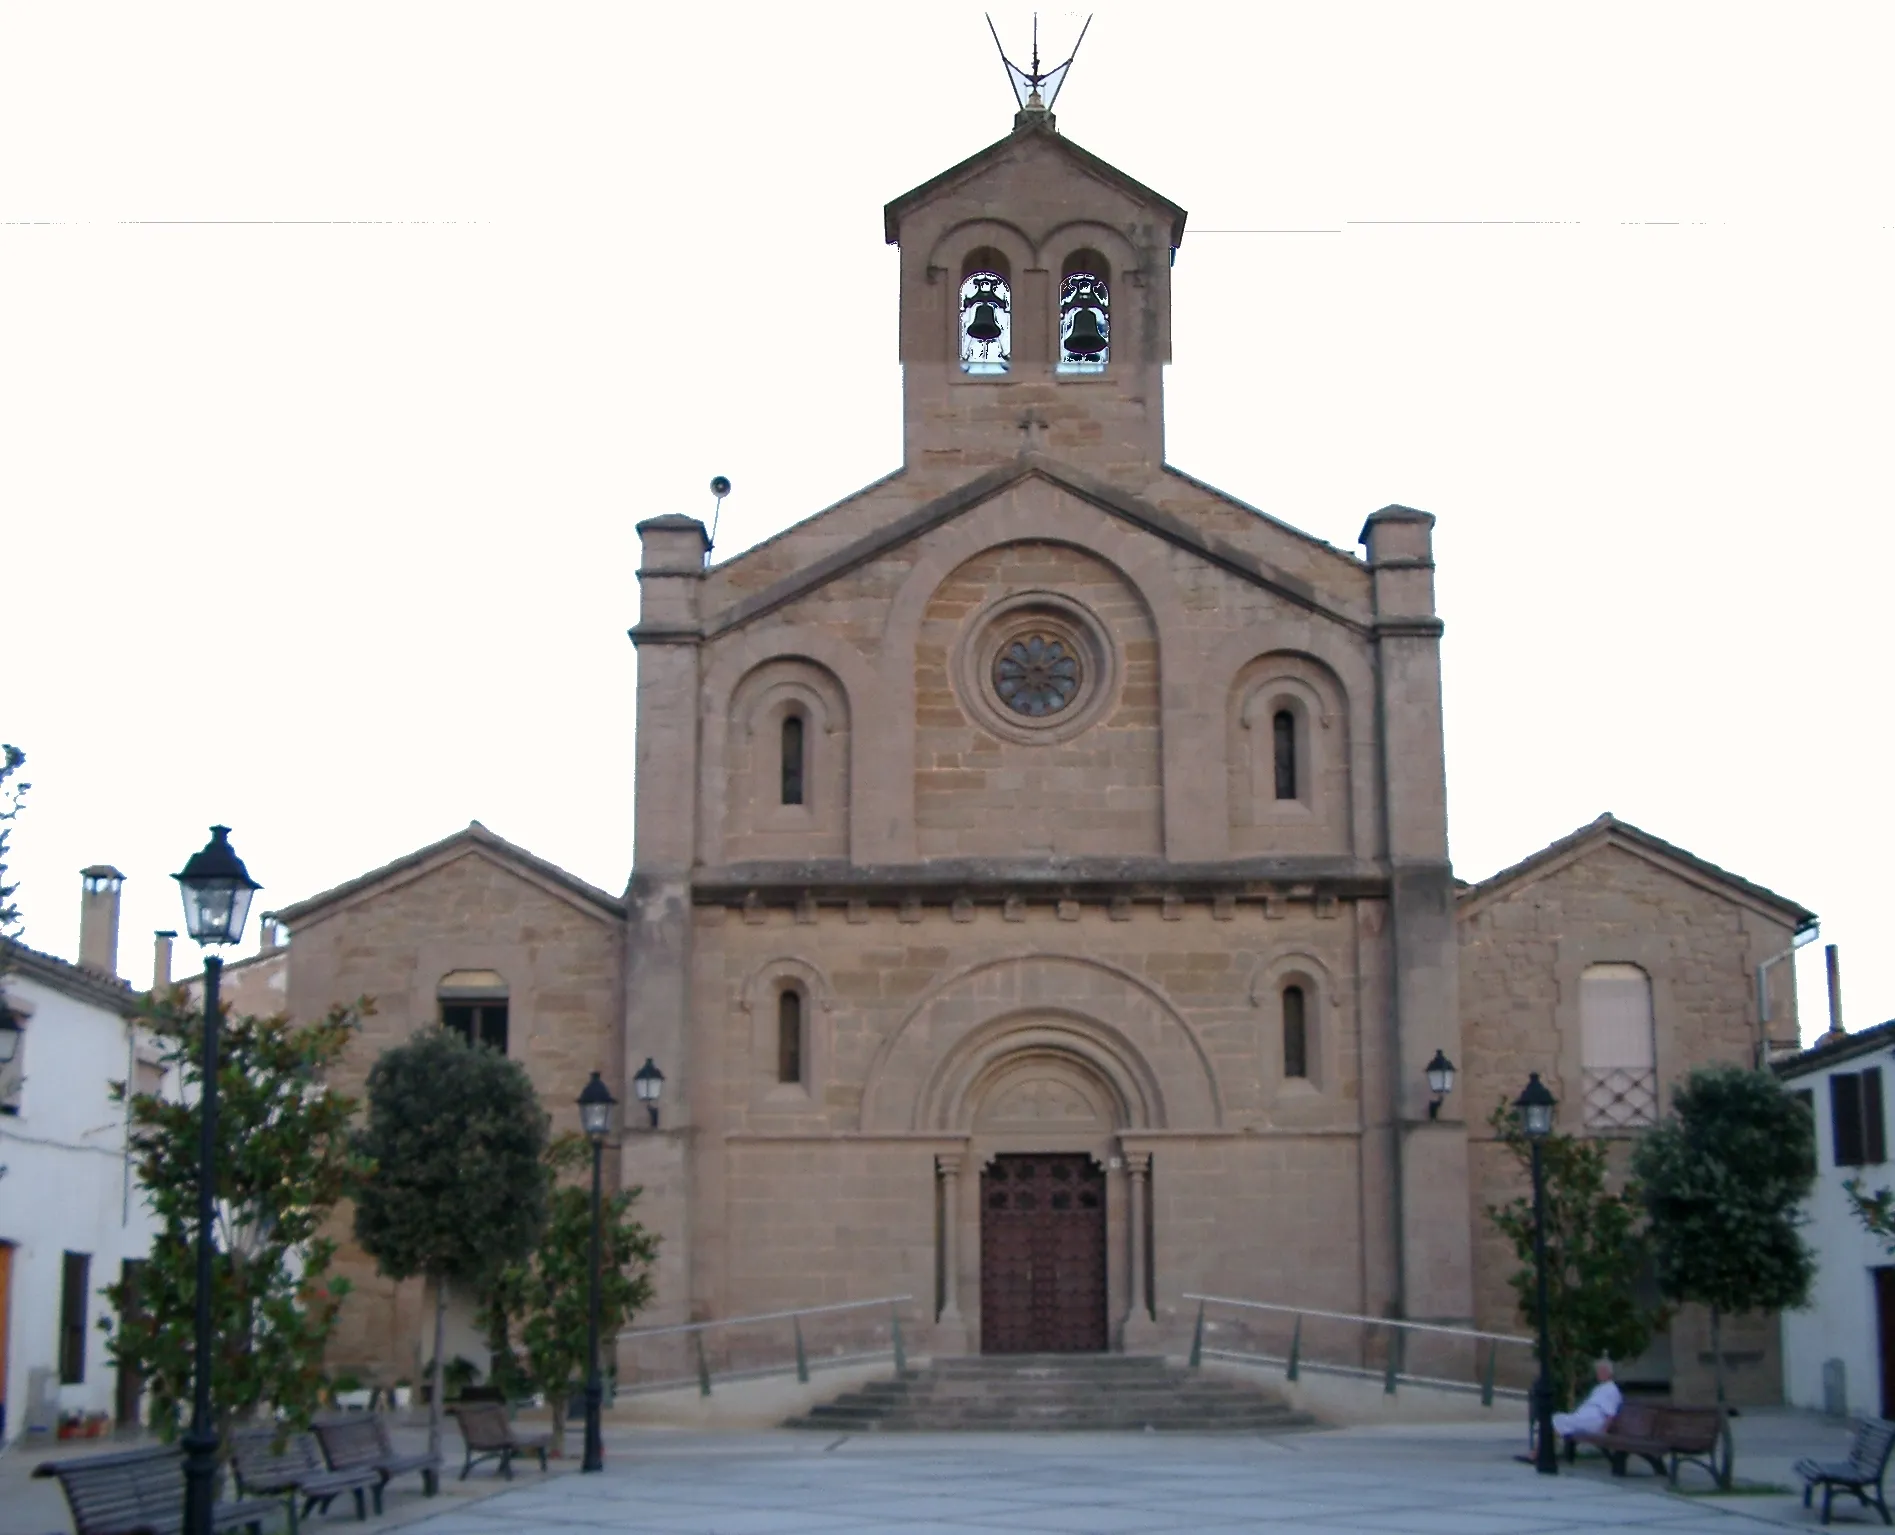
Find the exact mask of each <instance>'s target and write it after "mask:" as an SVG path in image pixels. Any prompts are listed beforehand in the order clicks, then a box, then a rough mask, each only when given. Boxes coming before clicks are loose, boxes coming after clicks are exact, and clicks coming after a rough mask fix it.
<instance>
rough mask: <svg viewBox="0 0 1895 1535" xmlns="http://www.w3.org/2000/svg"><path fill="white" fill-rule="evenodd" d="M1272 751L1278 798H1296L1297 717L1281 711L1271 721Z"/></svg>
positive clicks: (1290, 712) (1286, 710)
mask: <svg viewBox="0 0 1895 1535" xmlns="http://www.w3.org/2000/svg"><path fill="white" fill-rule="evenodd" d="M1270 749H1271V751H1272V752H1273V753H1274V756H1275V761H1276V797H1277V798H1278V799H1295V798H1296V715H1295V714H1294V713H1293V712H1292V711H1290V710H1288V709H1279V710H1277V712H1276V715H1275V716H1274V717H1273V718H1272V719H1271V721H1270Z"/></svg>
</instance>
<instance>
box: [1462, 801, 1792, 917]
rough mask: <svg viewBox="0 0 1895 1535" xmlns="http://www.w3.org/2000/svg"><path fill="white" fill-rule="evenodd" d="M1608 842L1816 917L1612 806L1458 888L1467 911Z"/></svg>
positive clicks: (1780, 911) (1773, 910) (1773, 909)
mask: <svg viewBox="0 0 1895 1535" xmlns="http://www.w3.org/2000/svg"><path fill="white" fill-rule="evenodd" d="M1608 843H1609V844H1610V845H1612V846H1614V847H1619V848H1623V849H1625V850H1626V851H1627V852H1630V853H1634V854H1636V855H1638V856H1640V857H1642V858H1646V859H1648V860H1650V861H1652V862H1655V863H1657V864H1659V865H1661V866H1663V867H1667V868H1669V869H1670V870H1671V871H1672V872H1673V873H1677V874H1683V875H1684V876H1685V877H1687V878H1694V879H1696V880H1697V881H1699V882H1700V883H1707V884H1712V885H1715V886H1718V887H1720V888H1721V889H1722V890H1723V891H1725V893H1727V894H1730V895H1734V896H1737V897H1739V898H1741V899H1742V900H1744V901H1745V902H1747V903H1748V904H1750V905H1753V906H1760V907H1762V908H1764V909H1765V910H1766V911H1767V912H1768V913H1769V914H1770V915H1772V916H1775V917H1778V918H1780V919H1782V920H1785V921H1788V922H1790V923H1791V924H1793V925H1794V926H1796V927H1799V928H1801V927H1807V926H1809V924H1810V923H1812V922H1814V921H1815V920H1816V913H1815V912H1813V911H1811V910H1809V908H1808V907H1806V906H1800V905H1798V904H1797V903H1796V902H1795V901H1792V900H1791V899H1790V898H1789V897H1788V896H1782V895H1778V894H1777V893H1776V891H1774V890H1769V889H1766V888H1765V887H1764V886H1762V885H1758V884H1753V883H1752V882H1751V881H1749V880H1747V879H1745V878H1743V877H1742V876H1741V875H1737V874H1733V873H1731V872H1730V870H1728V869H1722V868H1719V867H1718V866H1717V865H1716V864H1714V863H1711V862H1709V861H1708V860H1706V859H1703V858H1700V857H1698V856H1697V854H1695V853H1688V852H1686V851H1685V850H1684V849H1683V848H1681V847H1678V846H1676V845H1674V844H1673V843H1670V842H1667V841H1665V840H1664V838H1662V837H1654V836H1653V835H1652V834H1651V833H1650V832H1648V831H1643V830H1641V829H1640V828H1639V827H1636V826H1634V825H1632V823H1631V822H1630V821H1621V820H1620V819H1619V818H1618V817H1617V816H1615V815H1613V814H1612V812H1611V811H1609V810H1608V811H1606V812H1605V813H1604V814H1603V815H1601V816H1600V817H1599V818H1598V819H1597V820H1595V821H1589V822H1587V823H1586V824H1585V825H1584V826H1581V827H1580V828H1579V829H1578V830H1577V831H1573V832H1569V833H1568V834H1567V835H1566V836H1564V837H1561V838H1560V839H1559V840H1558V841H1557V842H1550V843H1548V844H1547V845H1546V846H1545V847H1543V848H1541V849H1540V850H1539V851H1538V852H1537V853H1533V854H1531V855H1529V856H1528V857H1526V858H1523V859H1521V860H1520V862H1518V863H1516V864H1513V865H1512V866H1510V867H1508V868H1505V869H1502V870H1501V871H1500V872H1499V873H1498V874H1492V875H1489V876H1488V877H1487V878H1486V879H1483V880H1480V881H1478V882H1477V883H1475V884H1472V885H1466V886H1464V887H1463V888H1462V889H1461V890H1460V891H1458V892H1457V894H1458V898H1459V900H1460V903H1461V910H1463V911H1471V910H1472V909H1474V908H1476V907H1478V906H1481V905H1483V904H1485V903H1486V902H1487V901H1488V900H1490V899H1492V898H1494V897H1495V896H1498V895H1501V894H1504V893H1506V892H1507V891H1509V890H1512V889H1514V888H1516V887H1517V886H1520V885H1523V884H1527V883H1530V882H1532V881H1533V880H1536V879H1542V878H1544V877H1545V876H1546V875H1548V874H1551V873H1553V872H1554V870H1556V869H1559V868H1563V867H1564V866H1565V865H1566V864H1567V863H1569V862H1571V861H1572V860H1573V859H1575V858H1577V857H1579V856H1581V855H1582V854H1584V853H1586V852H1589V851H1591V850H1592V849H1593V848H1594V847H1595V846H1599V845H1604V844H1608Z"/></svg>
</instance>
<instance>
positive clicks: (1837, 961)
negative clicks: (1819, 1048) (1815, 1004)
mask: <svg viewBox="0 0 1895 1535" xmlns="http://www.w3.org/2000/svg"><path fill="white" fill-rule="evenodd" d="M1823 968H1824V970H1826V971H1827V972H1828V974H1829V1032H1828V1033H1827V1034H1825V1035H1824V1036H1823V1039H1822V1041H1819V1043H1822V1042H1824V1041H1828V1040H1833V1039H1846V1038H1848V1036H1849V1031H1848V1030H1847V1029H1845V1028H1844V1027H1843V1026H1842V957H1841V956H1840V955H1839V954H1838V953H1837V952H1836V946H1835V945H1834V944H1833V943H1826V944H1824V945H1823Z"/></svg>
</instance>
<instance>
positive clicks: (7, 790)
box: [0, 745, 33, 938]
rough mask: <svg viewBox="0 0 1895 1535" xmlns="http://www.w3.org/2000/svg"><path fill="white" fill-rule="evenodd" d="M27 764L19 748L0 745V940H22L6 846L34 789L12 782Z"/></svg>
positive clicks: (14, 887)
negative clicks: (27, 794) (28, 794)
mask: <svg viewBox="0 0 1895 1535" xmlns="http://www.w3.org/2000/svg"><path fill="white" fill-rule="evenodd" d="M25 762H26V753H25V752H23V751H21V750H20V748H19V747H17V746H4V745H0V938H18V937H19V936H20V908H19V906H18V904H17V903H15V901H14V899H13V897H14V894H15V893H16V892H17V891H18V890H19V888H20V885H19V881H17V880H15V881H14V882H13V883H12V884H8V883H7V843H8V841H9V840H10V839H11V837H12V835H13V822H14V818H15V817H17V816H18V815H19V813H20V806H21V805H23V804H24V803H25V802H26V791H27V790H28V789H30V788H32V787H33V786H32V785H31V784H30V783H13V782H10V781H9V780H11V779H12V777H13V775H14V774H15V773H17V772H19V771H20V768H21V766H22V765H23V764H24V763H25Z"/></svg>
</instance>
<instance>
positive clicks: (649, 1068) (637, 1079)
mask: <svg viewBox="0 0 1895 1535" xmlns="http://www.w3.org/2000/svg"><path fill="white" fill-rule="evenodd" d="M664 1090H665V1074H664V1073H663V1072H662V1071H660V1070H659V1069H658V1068H657V1067H656V1066H654V1065H653V1064H652V1062H651V1057H650V1056H649V1055H648V1056H646V1057H645V1064H644V1065H643V1066H640V1067H639V1068H638V1070H637V1071H635V1072H633V1073H632V1091H633V1092H635V1093H636V1094H638V1101H639V1102H640V1103H642V1104H644V1105H645V1110H646V1112H647V1113H649V1114H650V1115H651V1127H652V1129H654V1130H656V1129H657V1128H658V1099H659V1097H660V1096H661V1095H662V1094H663V1093H664Z"/></svg>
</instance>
